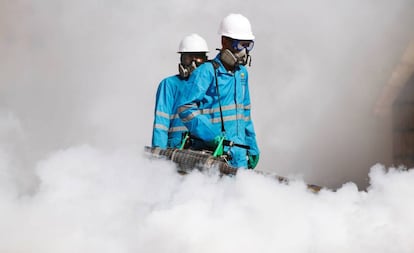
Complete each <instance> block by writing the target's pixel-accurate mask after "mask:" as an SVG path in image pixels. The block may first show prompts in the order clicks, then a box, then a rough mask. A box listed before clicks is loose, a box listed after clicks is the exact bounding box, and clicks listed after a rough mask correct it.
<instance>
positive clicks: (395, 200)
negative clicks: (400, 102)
mask: <svg viewBox="0 0 414 253" xmlns="http://www.w3.org/2000/svg"><path fill="white" fill-rule="evenodd" d="M230 12H240V13H243V14H244V15H246V16H247V17H248V18H249V19H250V21H251V23H252V25H253V32H254V33H255V35H256V38H257V40H256V45H255V49H254V50H253V51H252V57H253V62H252V63H253V65H252V67H251V68H250V69H249V70H250V75H249V77H250V86H251V88H250V89H251V93H252V106H253V119H254V122H255V127H256V132H257V134H258V141H259V145H260V147H261V150H262V157H261V162H260V164H259V166H260V167H259V169H261V170H266V171H272V172H276V173H278V174H281V175H285V176H289V177H292V178H295V179H294V180H293V181H292V182H291V183H290V184H289V185H285V184H282V183H279V182H277V181H276V180H274V179H273V178H272V177H270V176H264V175H259V174H256V173H254V172H251V171H242V172H241V173H239V175H237V177H232V178H228V177H223V178H219V177H217V176H215V175H203V174H201V173H193V174H190V175H188V176H186V177H182V176H180V175H178V174H176V173H175V168H174V167H173V165H171V164H169V163H168V162H165V161H151V160H149V159H147V158H146V157H144V156H143V154H142V146H144V145H146V144H149V143H150V139H151V136H150V135H151V127H152V120H153V119H152V117H153V115H152V114H153V105H154V97H155V91H156V88H157V84H158V82H159V81H160V80H161V79H162V78H164V77H165V76H168V75H172V74H175V73H176V71H177V70H176V66H177V62H178V55H177V54H176V53H175V52H176V50H177V46H178V42H179V41H180V39H181V38H182V37H183V36H185V35H187V34H189V33H193V32H197V33H199V34H200V35H202V36H203V37H205V38H206V40H207V41H208V44H209V47H210V50H211V52H210V54H209V56H210V58H212V57H214V56H215V52H214V48H215V47H218V46H219V38H218V35H217V33H216V32H217V28H218V25H219V22H220V20H221V19H222V18H223V17H224V16H225V15H226V14H228V13H230ZM413 12H414V5H413V3H412V2H411V1H409V0H396V1H392V2H390V1H385V0H384V1H378V0H376V1H373V0H370V1H364V2H361V1H357V0H350V1H346V2H344V1H327V0H318V1H312V2H308V1H302V0H297V1H262V2H261V3H257V2H255V1H250V0H248V1H245V2H243V3H241V2H236V1H226V2H225V4H224V3H223V2H222V1H216V0H214V1H209V3H208V4H206V3H205V2H202V1H191V2H188V1H183V0H174V1H170V2H169V3H165V1H151V2H146V3H143V2H139V1H131V0H122V1H93V0H86V1H76V0H75V1H66V0H58V1H42V2H41V3H40V2H36V3H34V2H32V1H27V0H15V1H12V2H11V1H0V224H1V228H0V252H42V253H47V252H53V253H57V252H59V253H60V252H74V251H75V252H91V251H93V252H98V251H99V252H165V251H168V252H229V251H238V252H252V251H255V252H277V251H284V252H313V251H314V252H332V251H335V252H374V251H375V252H412V251H413V249H414V245H413V243H412V242H411V236H412V234H413V232H414V231H413V230H414V220H413V218H412V217H411V216H412V215H411V214H412V213H413V211H414V210H413V205H411V204H410V203H411V199H412V196H413V191H414V189H413V187H412V181H413V172H412V171H403V170H402V169H391V170H389V171H388V170H386V169H384V166H383V165H380V164H377V163H383V164H385V163H388V162H389V161H390V157H388V156H389V153H390V152H389V150H388V149H389V143H388V142H389V140H388V139H387V137H386V136H385V134H384V133H386V125H385V122H384V120H383V119H378V118H375V117H374V116H373V113H372V111H373V105H374V104H375V99H376V98H377V94H379V93H380V89H381V88H382V86H383V85H384V84H385V82H386V80H387V79H388V77H389V75H390V73H391V70H392V68H393V67H394V65H395V64H396V63H397V62H398V60H399V57H400V56H401V54H402V52H403V51H404V49H405V46H406V45H407V43H408V41H410V39H412V38H413V30H412V24H413V23H414V22H413V17H414V15H413V14H414V13H413ZM375 164H377V165H375ZM374 165H375V166H374ZM371 167H373V168H372V169H371ZM370 169H371V170H370ZM301 178H304V179H305V181H307V182H310V183H317V184H321V185H324V186H327V187H329V188H338V190H337V191H331V190H323V191H321V192H320V193H319V194H314V193H311V192H309V191H308V190H307V189H306V186H305V183H304V182H303V180H302V179H301ZM366 187H367V188H366ZM364 188H366V191H360V190H358V189H364Z"/></svg>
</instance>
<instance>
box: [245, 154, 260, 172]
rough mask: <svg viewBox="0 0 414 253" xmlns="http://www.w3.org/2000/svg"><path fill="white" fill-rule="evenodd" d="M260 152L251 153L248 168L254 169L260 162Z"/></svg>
mask: <svg viewBox="0 0 414 253" xmlns="http://www.w3.org/2000/svg"><path fill="white" fill-rule="evenodd" d="M259 156H260V155H259V154H257V155H249V160H248V161H247V168H249V169H254V168H256V166H257V164H258V163H259Z"/></svg>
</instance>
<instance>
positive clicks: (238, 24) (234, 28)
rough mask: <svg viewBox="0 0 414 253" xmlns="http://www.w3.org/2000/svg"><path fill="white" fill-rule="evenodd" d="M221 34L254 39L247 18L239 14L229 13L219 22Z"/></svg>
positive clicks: (242, 38)
mask: <svg viewBox="0 0 414 253" xmlns="http://www.w3.org/2000/svg"><path fill="white" fill-rule="evenodd" d="M218 33H219V34H220V35H221V36H226V37H230V38H232V39H237V40H254V35H253V32H252V27H251V25H250V22H249V20H248V19H247V18H246V17H245V16H243V15H241V14H233V13H232V14H229V15H227V16H226V17H225V18H224V19H223V20H222V21H221V23H220V28H219V31H218Z"/></svg>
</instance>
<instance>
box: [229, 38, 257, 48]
mask: <svg viewBox="0 0 414 253" xmlns="http://www.w3.org/2000/svg"><path fill="white" fill-rule="evenodd" d="M231 45H232V47H233V49H235V50H237V51H241V50H243V49H244V48H245V49H246V50H247V51H251V50H252V49H253V47H254V41H253V40H236V39H233V41H232V44H231Z"/></svg>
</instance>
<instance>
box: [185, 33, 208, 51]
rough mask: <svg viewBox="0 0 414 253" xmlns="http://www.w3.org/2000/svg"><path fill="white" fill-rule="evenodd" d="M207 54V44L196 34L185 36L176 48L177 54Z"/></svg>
mask: <svg viewBox="0 0 414 253" xmlns="http://www.w3.org/2000/svg"><path fill="white" fill-rule="evenodd" d="M192 52H206V53H207V52H208V47H207V42H206V41H205V40H204V39H203V38H202V37H201V36H200V35H198V34H195V33H193V34H190V35H188V36H185V37H184V38H183V39H182V40H181V42H180V45H179V46H178V53H192Z"/></svg>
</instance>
